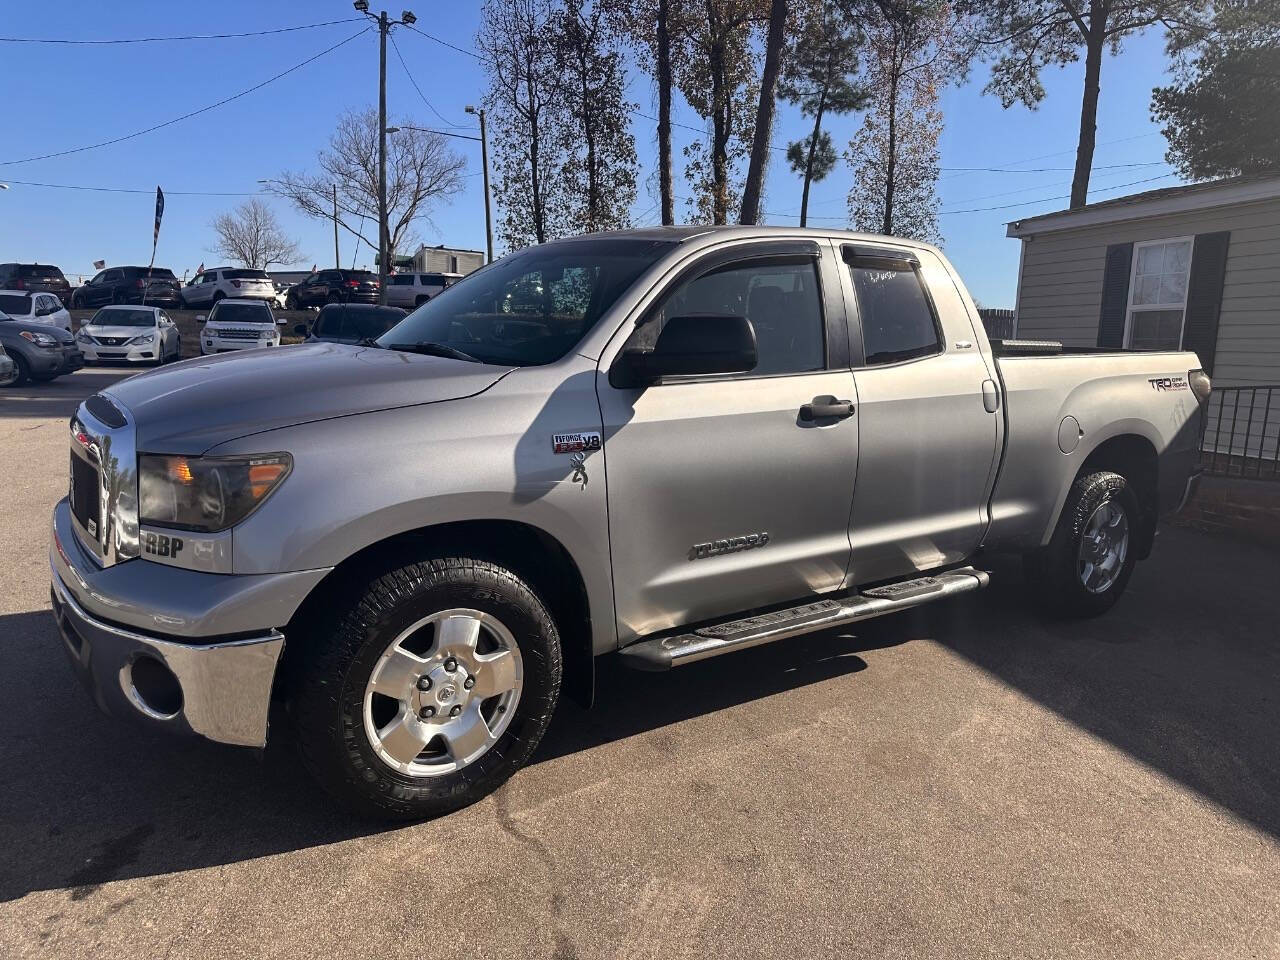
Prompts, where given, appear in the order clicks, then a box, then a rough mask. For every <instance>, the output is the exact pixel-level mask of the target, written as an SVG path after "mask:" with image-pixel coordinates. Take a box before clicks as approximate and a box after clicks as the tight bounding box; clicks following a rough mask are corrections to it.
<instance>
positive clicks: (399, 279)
mask: <svg viewBox="0 0 1280 960" xmlns="http://www.w3.org/2000/svg"><path fill="white" fill-rule="evenodd" d="M387 279H389V280H390V281H391V285H392V286H393V287H412V286H413V274H411V273H397V274H395V275H394V276H391V277H388V278H387Z"/></svg>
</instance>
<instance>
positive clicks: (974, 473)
mask: <svg viewBox="0 0 1280 960" xmlns="http://www.w3.org/2000/svg"><path fill="white" fill-rule="evenodd" d="M841 254H842V260H843V261H844V269H843V270H842V271H841V273H842V279H843V281H844V284H845V292H846V299H847V301H848V303H849V317H850V341H851V348H850V349H851V353H852V354H853V356H854V364H855V369H854V380H855V381H856V383H857V389H858V426H859V470H858V489H857V491H856V492H855V494H854V497H853V511H852V514H851V518H850V524H849V538H850V542H851V544H852V563H851V566H850V577H849V579H850V582H851V583H852V584H865V583H869V582H873V581H877V580H885V579H888V578H891V577H901V576H904V575H907V574H911V573H915V572H917V571H922V570H929V569H932V568H935V567H939V566H944V565H946V564H950V563H955V562H958V561H960V560H962V559H964V558H965V557H967V556H969V555H970V554H971V553H972V552H973V551H974V550H975V549H976V548H977V546H978V544H979V543H980V542H981V540H982V536H983V534H984V532H985V530H986V524H987V503H988V500H989V497H990V489H991V481H992V478H993V475H994V468H995V463H996V458H997V456H998V421H997V416H998V414H997V413H996V412H995V411H988V410H987V409H986V404H984V399H983V384H984V382H986V381H988V380H989V378H990V374H989V372H988V370H987V366H986V362H985V361H984V360H983V358H982V354H981V352H980V351H979V350H978V348H977V347H976V345H975V342H974V341H975V335H974V332H973V326H972V323H971V321H970V320H969V318H968V314H967V311H966V309H965V307H964V304H963V301H962V300H961V299H960V297H959V295H958V294H957V293H956V291H955V288H954V284H953V283H952V281H951V277H950V274H949V273H948V272H947V270H946V268H945V267H944V266H943V265H942V263H941V261H939V260H938V259H937V258H936V257H935V256H934V255H933V254H932V253H930V252H929V251H927V250H914V249H912V250H908V249H895V248H891V247H887V246H877V245H868V244H861V243H860V244H856V245H855V244H844V245H842V247H841ZM992 386H993V387H994V385H992Z"/></svg>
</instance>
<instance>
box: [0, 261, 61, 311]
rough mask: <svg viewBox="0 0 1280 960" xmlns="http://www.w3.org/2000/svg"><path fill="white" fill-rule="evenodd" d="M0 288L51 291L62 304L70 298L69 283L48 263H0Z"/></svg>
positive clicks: (34, 291) (38, 291)
mask: <svg viewBox="0 0 1280 960" xmlns="http://www.w3.org/2000/svg"><path fill="white" fill-rule="evenodd" d="M0 290H29V291H31V292H32V293H52V294H53V295H54V296H55V297H57V298H58V299H59V300H61V301H62V302H63V303H64V304H66V303H67V302H68V301H69V300H70V299H71V284H70V283H68V282H67V278H66V277H64V276H63V275H62V271H61V270H59V269H58V268H57V267H55V266H53V265H52V264H48V263H0Z"/></svg>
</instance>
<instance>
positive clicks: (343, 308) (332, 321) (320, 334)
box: [293, 303, 409, 343]
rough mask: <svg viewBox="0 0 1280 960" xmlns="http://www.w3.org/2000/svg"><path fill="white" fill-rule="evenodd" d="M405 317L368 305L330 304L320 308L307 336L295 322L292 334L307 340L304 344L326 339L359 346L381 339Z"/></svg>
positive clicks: (399, 312) (304, 328)
mask: <svg viewBox="0 0 1280 960" xmlns="http://www.w3.org/2000/svg"><path fill="white" fill-rule="evenodd" d="M408 315H409V311H408V310H401V309H400V308H399V307H379V306H375V305H373V304H368V303H331V304H328V305H327V306H325V307H324V308H322V309H321V311H320V315H319V316H317V317H316V320H315V323H313V324H312V325H311V335H310V336H307V325H306V324H305V323H299V324H298V325H297V326H295V327H294V328H293V332H294V333H296V334H298V335H299V336H305V337H307V341H308V342H311V341H313V340H326V341H328V342H330V343H359V342H360V341H361V340H365V339H370V340H372V339H375V338H377V337H380V336H382V335H383V334H384V333H386V332H387V331H388V330H390V329H391V328H392V327H394V326H395V325H396V324H397V323H399V322H400V321H401V320H403V319H404V318H405V317H407V316H408Z"/></svg>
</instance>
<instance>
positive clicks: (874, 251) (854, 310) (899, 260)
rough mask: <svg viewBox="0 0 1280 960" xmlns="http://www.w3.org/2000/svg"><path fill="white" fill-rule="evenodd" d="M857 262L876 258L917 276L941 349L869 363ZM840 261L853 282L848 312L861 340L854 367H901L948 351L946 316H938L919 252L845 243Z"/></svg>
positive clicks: (900, 270)
mask: <svg viewBox="0 0 1280 960" xmlns="http://www.w3.org/2000/svg"><path fill="white" fill-rule="evenodd" d="M857 261H876V262H878V263H881V264H885V265H889V264H892V265H893V266H891V267H890V269H894V270H897V271H898V272H900V273H901V272H905V271H906V270H910V271H911V273H912V274H914V275H915V278H916V283H918V284H919V285H920V292H921V293H923V294H924V302H925V306H926V307H928V310H929V317H930V319H931V320H932V321H933V333H934V336H935V337H936V338H937V341H938V349H937V350H935V351H933V352H932V353H924V354H921V355H920V356H918V357H907V358H905V359H902V360H894V361H892V362H890V363H868V362H867V336H866V330H865V328H864V326H863V323H862V299H861V297H860V296H859V295H858V284H857V282H856V281H855V280H854V279H853V272H852V271H853V268H855V267H856V266H858V262H857ZM840 262H841V264H842V265H843V266H844V275H845V277H846V278H847V279H848V281H849V292H850V293H851V294H852V297H853V301H852V303H851V304H849V305H846V313H847V314H848V316H849V319H850V326H855V325H856V327H857V339H858V355H857V357H856V358H855V360H856V362H855V363H854V364H853V369H854V370H888V369H892V368H893V367H901V366H904V365H905V364H908V363H919V362H920V361H922V360H932V359H934V358H935V357H944V356H946V355H947V352H948V342H947V336H946V331H944V330H943V329H942V319H941V317H939V316H938V305H937V304H936V303H934V301H933V292H932V291H931V290H930V289H929V284H927V283H925V280H924V275H923V274H922V273H921V266H922V264H921V262H920V258H919V256H917V255H916V253H915V251H912V250H902V249H899V248H896V247H887V246H886V247H877V246H871V245H867V246H856V245H854V244H848V243H847V244H843V245H842V246H841V248H840Z"/></svg>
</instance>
